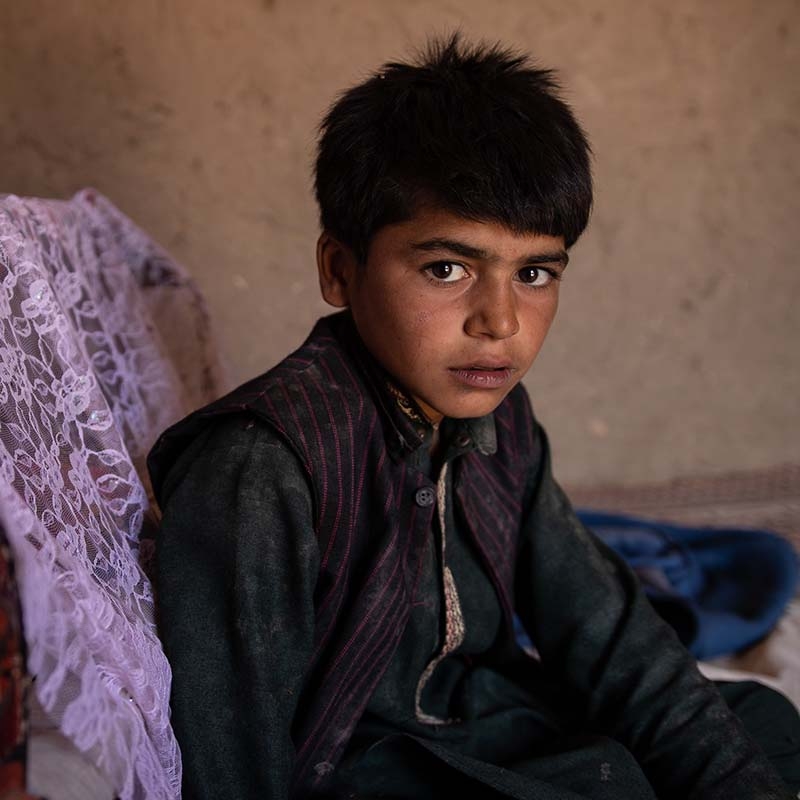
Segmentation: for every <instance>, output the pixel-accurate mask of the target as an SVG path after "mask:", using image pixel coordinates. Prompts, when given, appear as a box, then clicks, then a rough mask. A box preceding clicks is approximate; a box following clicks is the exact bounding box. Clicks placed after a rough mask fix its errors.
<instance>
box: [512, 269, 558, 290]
mask: <svg viewBox="0 0 800 800" xmlns="http://www.w3.org/2000/svg"><path fill="white" fill-rule="evenodd" d="M554 279H555V275H553V273H552V272H549V271H548V270H546V269H541V268H540V267H523V268H522V269H521V270H519V271H518V272H517V280H518V281H520V282H521V283H524V284H527V285H528V286H547V284H548V283H550V281H552V280H554Z"/></svg>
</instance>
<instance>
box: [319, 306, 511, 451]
mask: <svg viewBox="0 0 800 800" xmlns="http://www.w3.org/2000/svg"><path fill="white" fill-rule="evenodd" d="M327 321H328V322H329V324H330V325H331V326H332V328H333V331H334V333H335V335H336V337H337V338H338V339H339V340H340V341H341V342H342V343H343V344H344V345H345V347H347V349H348V350H349V352H350V354H351V355H352V356H353V359H354V361H355V362H356V364H357V365H358V366H359V368H360V370H361V372H362V374H363V375H364V377H365V378H366V381H367V384H368V385H369V387H370V389H371V390H372V392H373V394H374V396H375V399H376V404H377V406H378V409H379V411H380V413H381V416H382V417H383V419H384V421H385V423H387V424H386V425H385V430H386V446H387V449H388V450H389V454H390V455H391V456H392V457H393V458H395V459H396V460H398V459H404V458H406V457H407V456H409V455H411V454H412V453H414V452H416V451H417V450H418V449H419V448H420V446H422V445H423V444H424V443H426V442H429V441H430V438H431V435H432V432H433V425H432V423H431V422H430V421H429V420H428V419H427V418H426V416H425V414H424V413H423V412H422V410H421V409H420V408H419V406H418V405H417V404H416V402H415V401H414V399H413V398H412V397H410V396H409V395H408V394H407V393H406V392H405V391H404V390H403V388H402V387H400V386H398V384H397V383H396V382H395V381H394V380H393V379H392V378H391V376H390V375H389V374H388V373H387V372H386V370H385V369H383V367H381V365H380V364H378V362H377V361H376V360H375V359H374V358H373V356H372V355H371V354H370V352H369V351H368V350H367V348H366V347H365V345H364V343H363V342H362V341H361V337H360V336H359V335H358V331H357V330H356V326H355V323H354V322H353V318H352V316H351V315H350V312H349V311H342V312H339V313H338V314H333V315H331V316H329V317H328V318H327ZM442 424H443V426H444V429H443V430H442V435H445V436H446V437H447V439H448V440H449V441H451V442H453V443H454V444H455V446H456V447H457V448H458V449H459V450H462V451H463V452H467V451H469V450H473V449H475V450H478V452H480V453H482V454H484V455H492V454H493V453H495V452H497V434H496V430H495V422H494V414H491V413H490V414H487V415H486V416H483V417H475V418H472V419H445V420H443V421H442Z"/></svg>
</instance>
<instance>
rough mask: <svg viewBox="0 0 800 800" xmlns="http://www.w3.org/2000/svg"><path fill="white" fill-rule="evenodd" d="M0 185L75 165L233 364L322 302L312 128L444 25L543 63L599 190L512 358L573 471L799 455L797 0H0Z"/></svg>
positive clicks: (303, 320)
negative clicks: (162, 264) (547, 301)
mask: <svg viewBox="0 0 800 800" xmlns="http://www.w3.org/2000/svg"><path fill="white" fill-rule="evenodd" d="M0 5H2V11H3V24H2V26H0V115H1V116H0V191H5V192H14V193H18V194H28V195H48V196H67V195H69V194H71V193H72V192H73V191H75V190H76V189H78V188H80V187H82V186H87V185H92V186H95V187H96V188H98V189H99V190H100V191H102V192H104V193H106V194H107V195H108V196H109V197H110V198H111V199H112V200H113V201H114V202H115V203H116V204H117V205H118V206H119V207H120V208H121V209H123V210H124V211H125V212H126V213H128V214H129V215H130V216H132V217H133V218H134V219H135V220H136V221H137V222H139V224H141V225H142V226H143V227H144V228H145V229H146V230H148V231H149V232H150V233H151V234H152V235H153V236H155V237H156V238H157V239H158V240H160V241H161V242H162V243H163V244H165V245H166V246H167V247H168V248H170V249H171V250H172V251H173V253H174V254H175V255H176V256H177V257H179V258H180V259H181V260H182V261H184V262H185V263H186V264H187V266H188V267H189V268H190V270H191V271H192V272H193V274H194V275H195V276H196V277H197V279H198V281H199V283H200V285H201V287H202V289H203V290H204V291H205V293H206V294H207V296H208V298H209V302H210V304H211V308H212V312H213V314H214V316H215V318H216V322H217V328H218V333H219V335H220V338H221V340H222V343H223V347H224V349H225V351H226V353H227V355H228V357H229V359H230V361H231V364H232V370H231V374H232V379H233V380H239V379H244V378H245V377H247V376H249V375H250V374H253V373H255V372H257V371H261V370H263V369H264V368H266V367H268V366H270V365H271V364H272V363H274V362H275V361H276V360H277V359H278V358H279V357H281V356H282V355H283V354H284V353H285V352H287V351H288V349H289V348H291V347H293V346H294V345H296V344H298V343H299V342H300V341H301V339H302V338H303V335H304V334H305V333H306V331H307V330H308V328H309V326H310V324H311V322H312V321H313V320H314V319H315V318H316V317H317V316H318V315H319V314H320V313H323V312H324V311H325V308H324V306H323V304H322V302H321V301H320V300H319V299H318V296H317V290H316V277H315V271H314V264H313V259H314V244H315V238H316V235H317V223H316V210H315V208H314V205H313V202H312V197H311V192H310V177H309V165H310V162H311V159H312V154H313V141H314V128H315V125H316V124H317V122H318V120H319V118H320V116H321V114H322V113H323V111H324V110H325V108H326V106H327V105H328V103H329V102H330V100H331V99H332V97H333V96H334V95H335V93H336V92H337V91H339V90H340V89H342V88H344V87H345V86H347V85H349V84H351V83H353V82H354V81H356V80H358V79H359V78H360V77H361V76H363V75H365V73H366V72H367V71H369V70H370V69H372V68H373V67H375V66H377V65H378V64H379V63H380V62H382V61H384V60H387V59H389V58H395V57H398V56H403V55H404V54H405V53H407V52H408V50H409V48H410V47H413V46H414V45H417V44H419V43H421V42H422V41H423V40H424V37H425V35H426V34H427V33H428V32H446V31H449V30H452V29H453V28H456V27H460V28H461V29H462V30H463V31H464V32H465V33H467V34H468V35H470V36H473V37H485V38H490V39H498V38H499V39H502V40H504V41H507V42H509V43H512V44H516V45H518V46H520V47H522V48H524V49H527V50H529V51H532V52H533V53H534V54H535V55H536V56H537V58H538V59H539V60H540V61H541V62H542V63H544V64H546V65H548V66H556V67H557V68H559V70H560V72H561V76H562V80H563V82H564V84H565V85H566V87H567V97H568V99H569V101H570V102H571V103H572V104H573V105H574V107H575V108H576V109H577V111H578V114H579V116H580V117H581V118H582V121H583V123H584V125H585V127H586V128H587V129H588V131H589V133H590V136H591V138H592V141H593V145H594V150H595V158H596V168H595V172H596V177H597V203H596V211H595V214H594V218H593V221H592V223H591V225H590V229H589V232H588V233H587V234H586V235H585V238H584V239H583V240H582V241H581V242H580V243H579V244H578V245H577V246H576V247H575V249H574V251H573V254H572V263H571V265H570V268H569V270H568V273H569V274H568V277H567V278H566V280H565V281H564V284H563V285H562V303H561V311H560V318H559V320H558V321H557V323H556V326H555V328H554V330H553V333H552V334H551V339H550V340H549V342H548V343H547V344H546V345H545V350H544V352H543V354H542V356H541V357H540V360H539V361H538V362H537V364H536V365H535V367H534V370H533V372H532V374H531V375H530V376H529V378H528V379H527V383H528V386H529V388H530V389H531V390H532V394H533V397H534V402H535V405H536V407H537V409H538V412H539V415H540V417H541V418H542V419H543V421H544V422H545V424H546V425H547V427H548V428H549V430H550V433H551V436H552V438H553V440H554V442H555V452H556V460H557V470H558V473H559V475H560V476H561V477H562V479H566V480H568V481H584V482H604V481H608V480H618V479H621V480H626V481H635V480H655V479H659V478H664V477H669V476H672V475H678V474H698V473H713V472H717V471H722V470H729V469H731V468H756V467H760V466H766V465H772V464H776V463H780V462H784V461H792V460H794V461H796V460H798V458H799V457H800V447H799V445H800V425H798V398H800V364H799V362H800V358H799V357H798V356H799V351H800V313H798V303H799V301H800V270H799V269H798V263H797V262H798V253H800V222H799V221H800V152H799V151H800V147H798V144H799V143H800V80H798V77H797V76H798V75H800V36H798V28H800V4H798V3H797V2H796V1H795V0H771V2H769V3H759V2H756V0H708V2H704V3H697V2H694V0H659V1H658V2H653V3H641V2H639V0H605V2H589V0H541V1H539V2H537V0H506V2H497V3H487V2H485V1H484V0H459V2H458V3H453V2H449V1H448V0H429V1H428V2H421V1H420V0H405V2H403V3H399V2H397V3H395V2H377V1H376V0H340V1H339V2H322V1H321V0H306V1H305V2H288V0H274V1H273V2H269V1H268V0H261V1H260V2H259V1H257V0H231V2H227V3H219V2H215V0H173V1H172V2H167V1H166V0H160V1H157V0H141V1H140V2H137V3H119V2H116V1H115V0H75V2H70V3H53V2H45V1H44V0H26V1H25V2H16V1H15V0H2V2H0Z"/></svg>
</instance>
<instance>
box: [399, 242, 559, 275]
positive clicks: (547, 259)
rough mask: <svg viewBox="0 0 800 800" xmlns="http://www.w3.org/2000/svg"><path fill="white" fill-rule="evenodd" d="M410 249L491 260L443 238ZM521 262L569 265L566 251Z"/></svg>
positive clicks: (477, 249) (468, 246)
mask: <svg viewBox="0 0 800 800" xmlns="http://www.w3.org/2000/svg"><path fill="white" fill-rule="evenodd" d="M411 249H412V250H421V251H423V252H434V251H437V250H447V251H448V252H450V253H455V254H456V255H458V256H462V257H463V258H476V259H480V260H483V261H489V260H491V258H492V255H491V254H490V253H489V252H487V251H486V250H484V249H483V248H482V247H474V246H473V245H471V244H466V243H465V242H459V241H458V240H457V239H447V238H444V237H436V238H434V239H426V240H425V241H423V242H413V243H412V245H411ZM521 261H522V262H523V263H525V264H560V265H561V267H562V269H563V268H566V266H567V264H568V263H569V256H568V255H567V251H566V250H551V251H549V252H545V253H534V254H532V255H530V256H527V257H525V258H523V259H521Z"/></svg>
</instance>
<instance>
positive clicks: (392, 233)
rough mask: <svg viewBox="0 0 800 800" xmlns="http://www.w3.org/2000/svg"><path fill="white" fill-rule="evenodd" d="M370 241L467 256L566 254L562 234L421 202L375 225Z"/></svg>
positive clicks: (560, 256)
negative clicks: (404, 215) (405, 215)
mask: <svg viewBox="0 0 800 800" xmlns="http://www.w3.org/2000/svg"><path fill="white" fill-rule="evenodd" d="M373 243H374V244H379V245H383V246H389V247H391V248H392V249H397V250H403V251H406V252H407V253H408V254H413V253H415V252H430V253H435V252H449V253H453V254H456V255H463V256H464V257H468V258H479V259H487V260H488V259H493V258H497V257H502V256H503V255H511V254H513V255H514V256H515V257H520V254H524V255H525V256H526V257H530V258H535V257H539V256H548V257H549V258H548V260H552V257H555V258H557V259H558V260H562V261H563V262H564V264H566V262H567V260H568V257H567V253H566V249H565V246H564V237H563V236H551V235H549V234H540V233H533V232H523V233H520V232H518V231H514V230H512V229H511V228H509V227H507V226H506V225H503V224H501V223H499V222H496V221H493V220H475V219H468V218H466V217H463V216H460V215H458V214H454V213H453V212H451V211H448V210H447V209H445V208H440V207H431V206H423V207H422V208H419V209H417V210H416V211H415V213H414V214H413V216H412V217H410V218H409V219H407V220H404V221H402V222H397V223H393V224H390V225H386V226H384V227H383V228H381V229H379V230H378V231H377V233H376V234H375V237H374V239H373Z"/></svg>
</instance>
